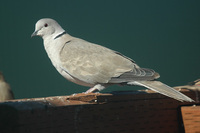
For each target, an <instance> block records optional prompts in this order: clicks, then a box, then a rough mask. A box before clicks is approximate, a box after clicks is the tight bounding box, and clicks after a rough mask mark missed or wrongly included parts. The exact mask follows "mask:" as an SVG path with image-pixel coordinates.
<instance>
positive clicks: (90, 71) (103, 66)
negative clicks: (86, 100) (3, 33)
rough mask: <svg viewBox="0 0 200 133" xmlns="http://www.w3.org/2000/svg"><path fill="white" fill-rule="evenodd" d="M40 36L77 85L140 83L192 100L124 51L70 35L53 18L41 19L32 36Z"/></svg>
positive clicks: (100, 87)
mask: <svg viewBox="0 0 200 133" xmlns="http://www.w3.org/2000/svg"><path fill="white" fill-rule="evenodd" d="M35 35H37V36H41V37H42V38H43V41H44V47H45V50H46V52H47V54H48V56H49V58H50V60H51V62H52V64H53V65H54V67H55V68H56V69H57V71H58V72H59V73H60V74H61V75H62V76H63V77H65V78H66V79H68V80H70V81H71V82H74V83H76V84H79V85H83V86H89V87H92V88H91V89H89V90H88V91H87V92H86V93H89V92H94V91H96V90H98V91H101V90H103V89H105V87H107V86H109V85H112V84H123V85H124V84H127V85H140V86H144V87H146V88H149V89H151V90H154V91H156V92H159V93H161V94H163V95H166V96H169V97H171V98H174V99H177V100H179V101H188V102H192V101H193V100H192V99H190V98H189V97H187V96H185V95H184V94H182V93H180V92H178V91H176V90H174V89H173V88H171V87H169V86H167V85H165V84H163V83H161V82H158V81H154V80H155V79H157V78H159V74H158V73H157V72H155V71H154V70H152V69H147V68H141V67H139V66H138V65H137V64H136V63H135V62H134V61H133V60H132V59H130V58H129V57H126V56H124V55H123V54H121V53H119V52H116V51H113V50H111V49H108V48H106V47H103V46H101V45H98V44H94V43H90V42H88V41H85V40H83V39H79V38H76V37H72V36H71V35H69V34H67V33H66V32H65V30H64V29H63V28H62V27H61V26H60V25H59V24H58V23H57V22H56V21H55V20H53V19H49V18H46V19H40V20H39V21H38V22H37V23H36V25H35V31H34V33H33V34H32V36H35Z"/></svg>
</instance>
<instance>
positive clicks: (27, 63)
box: [0, 0, 200, 98]
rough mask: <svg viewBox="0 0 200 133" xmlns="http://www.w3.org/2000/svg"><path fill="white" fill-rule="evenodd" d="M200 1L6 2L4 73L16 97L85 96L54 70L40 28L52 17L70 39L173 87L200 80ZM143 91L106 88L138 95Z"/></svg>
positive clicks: (1, 18)
mask: <svg viewBox="0 0 200 133" xmlns="http://www.w3.org/2000/svg"><path fill="white" fill-rule="evenodd" d="M199 7H200V1H199V0H191V1H188V0H176V1H174V0H168V1H161V0H157V1H153V0H151V1H149V0H146V1H145V0H141V1H133V0H125V1H121V2H120V1H114V0H113V1H111V0H110V1H108V0H101V1H94V0H84V1H80V0H79V1H78V0H63V1H58V0H43V1H42V0H40V1H36V0H34V1H27V0H24V1H20V0H19V1H9V0H7V1H1V4H0V26H1V27H0V29H1V31H0V37H1V42H0V71H2V72H3V73H4V75H5V77H6V79H7V81H8V82H9V83H10V85H11V87H12V90H13V91H14V94H15V97H16V98H30V97H46V96H55V95H69V94H73V93H80V92H83V91H86V90H87V89H88V87H83V86H79V85H76V84H74V83H71V82H69V81H67V80H65V79H64V78H63V77H62V76H61V75H59V73H58V72H57V71H56V69H55V68H54V67H53V66H52V64H51V62H50V60H49V58H48V57H47V54H46V52H45V50H44V47H43V41H42V39H41V38H39V37H34V38H31V37H30V36H31V34H32V32H33V31H34V28H35V23H36V22H37V21H38V20H39V19H41V18H46V17H49V18H53V19H55V20H57V21H58V22H59V23H60V25H61V26H62V27H63V28H64V29H65V30H66V31H67V32H68V33H69V34H71V35H73V36H76V37H79V38H82V39H85V40H88V41H90V42H94V43H97V44H100V45H103V46H106V47H108V48H111V49H113V50H116V51H119V52H121V53H123V54H124V55H126V56H128V57H130V58H132V59H133V60H135V61H136V62H137V63H138V64H139V65H140V66H141V67H145V68H152V69H154V70H155V71H157V72H159V73H160V75H161V78H160V80H161V81H162V82H164V83H166V84H168V85H170V86H178V85H184V84H187V83H188V82H190V81H193V80H195V79H197V78H199V73H200V71H199V68H200V63H199V59H200V52H199V51H200V8H199ZM137 88H138V87H135V86H132V87H118V86H113V87H109V88H107V89H106V90H105V91H104V92H109V91H113V90H134V89H137Z"/></svg>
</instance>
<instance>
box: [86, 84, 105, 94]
mask: <svg viewBox="0 0 200 133" xmlns="http://www.w3.org/2000/svg"><path fill="white" fill-rule="evenodd" d="M103 89H105V86H103V85H101V84H97V85H95V86H94V87H92V88H90V89H89V90H87V91H86V92H85V93H86V94H87V93H92V92H98V91H102V90H103Z"/></svg>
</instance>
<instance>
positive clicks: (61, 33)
mask: <svg viewBox="0 0 200 133" xmlns="http://www.w3.org/2000/svg"><path fill="white" fill-rule="evenodd" d="M64 34H66V31H64V32H63V33H61V34H59V35H57V36H56V37H55V38H54V40H55V39H57V38H59V37H61V36H62V35H64Z"/></svg>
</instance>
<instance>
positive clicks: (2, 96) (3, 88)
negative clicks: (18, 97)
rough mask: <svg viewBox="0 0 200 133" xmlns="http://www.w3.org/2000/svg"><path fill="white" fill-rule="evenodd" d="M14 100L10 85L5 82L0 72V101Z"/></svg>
mask: <svg viewBox="0 0 200 133" xmlns="http://www.w3.org/2000/svg"><path fill="white" fill-rule="evenodd" d="M11 99H14V95H13V92H12V90H11V88H10V85H9V84H8V83H7V82H6V81H5V79H4V76H3V74H2V73H1V72H0V101H5V100H11Z"/></svg>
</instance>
